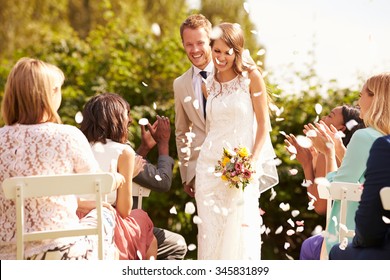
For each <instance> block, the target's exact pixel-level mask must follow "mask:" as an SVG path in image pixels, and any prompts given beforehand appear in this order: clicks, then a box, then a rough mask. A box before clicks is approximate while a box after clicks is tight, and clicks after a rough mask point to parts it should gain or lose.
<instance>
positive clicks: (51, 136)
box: [0, 58, 116, 260]
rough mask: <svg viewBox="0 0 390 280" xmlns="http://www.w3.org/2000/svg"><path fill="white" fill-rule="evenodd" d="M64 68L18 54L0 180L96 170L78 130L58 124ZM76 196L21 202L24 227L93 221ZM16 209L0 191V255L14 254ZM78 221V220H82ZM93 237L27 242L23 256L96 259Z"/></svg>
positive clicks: (8, 90) (9, 87) (5, 108)
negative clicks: (80, 214) (81, 214)
mask: <svg viewBox="0 0 390 280" xmlns="http://www.w3.org/2000/svg"><path fill="white" fill-rule="evenodd" d="M63 82H64V74H63V72H62V71H61V70H60V69H59V68H58V67H56V66H54V65H51V64H48V63H45V62H43V61H41V60H38V59H33V58H21V59H20V60H19V61H18V62H17V63H16V64H15V66H14V67H13V68H12V70H11V72H10V74H9V76H8V78H7V82H6V86H5V92H4V97H3V103H2V116H3V120H4V122H5V126H4V127H2V128H0V143H1V145H0V185H1V183H2V182H3V181H4V180H5V179H6V178H9V177H15V176H31V175H53V174H71V173H82V172H97V171H98V170H99V165H98V163H97V162H96V160H95V158H94V156H93V153H92V150H91V147H90V146H89V143H88V141H87V139H86V138H85V136H84V135H83V134H82V132H81V131H80V130H79V129H77V128H76V127H74V126H70V125H63V124H61V120H60V117H59V115H58V113H57V110H58V108H59V107H60V104H61V86H62V84H63ZM77 208H78V201H77V198H76V197H75V196H69V195H68V196H58V197H41V198H32V199H27V200H26V202H25V209H24V211H25V217H27V219H26V221H25V228H26V231H28V232H32V231H36V230H55V229H60V228H66V227H73V226H74V225H75V224H79V223H80V224H88V223H91V222H95V223H96V220H93V219H91V217H89V216H88V215H87V216H86V218H85V219H83V220H81V221H80V220H79V218H78V217H77V215H76V210H77ZM15 216H16V208H15V202H14V201H13V200H9V199H6V198H5V197H4V192H3V191H2V190H1V191H0V226H1V228H2V230H1V232H0V240H1V242H0V259H2V260H4V259H15V258H16V218H15ZM114 222H115V220H114V216H113V214H112V213H111V211H110V210H108V209H104V231H105V233H106V236H105V246H104V248H105V249H106V250H105V252H104V255H105V258H113V257H114V253H115V252H116V248H115V244H114V242H113V235H114V228H113V224H114ZM80 226H82V225H80ZM97 249H98V246H97V239H96V238H94V237H92V236H83V237H69V238H57V239H51V240H42V241H34V242H26V245H25V254H24V255H25V257H26V258H27V259H48V258H53V257H54V258H55V259H97Z"/></svg>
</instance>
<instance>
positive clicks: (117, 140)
mask: <svg viewBox="0 0 390 280" xmlns="http://www.w3.org/2000/svg"><path fill="white" fill-rule="evenodd" d="M130 123H131V118H130V105H129V104H128V103H127V101H126V100H125V99H123V98H122V97H121V96H120V95H118V94H114V93H104V94H100V95H97V96H94V97H93V98H91V99H90V100H89V101H88V102H87V103H86V104H85V106H84V110H83V121H82V123H81V131H82V132H83V133H84V134H85V136H86V137H87V139H88V141H89V142H90V144H91V145H92V150H93V153H94V155H95V158H96V159H97V160H98V162H99V165H100V168H101V169H102V170H103V171H117V172H118V173H120V174H122V175H123V176H124V178H125V183H124V184H123V186H122V187H121V188H118V190H117V191H115V192H113V193H111V194H110V195H109V196H108V198H107V202H109V203H110V204H112V205H113V207H114V208H115V209H116V227H115V234H114V237H115V243H116V245H117V247H118V249H119V251H120V256H119V258H120V259H127V260H133V259H150V258H154V259H155V258H156V255H157V240H156V238H155V237H154V235H153V222H152V220H151V219H150V218H149V216H148V214H147V213H146V212H145V211H143V210H141V209H135V210H132V206H133V196H132V179H133V177H135V176H136V175H137V174H138V173H139V172H140V171H141V169H142V166H143V164H144V162H143V159H142V157H139V156H136V155H135V152H134V150H133V149H132V148H131V147H130V146H129V145H127V144H126V142H127V141H128V134H129V133H128V125H129V124H130Z"/></svg>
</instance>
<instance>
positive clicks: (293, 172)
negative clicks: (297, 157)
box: [288, 168, 298, 176]
mask: <svg viewBox="0 0 390 280" xmlns="http://www.w3.org/2000/svg"><path fill="white" fill-rule="evenodd" d="M288 172H289V173H290V174H291V175H292V176H295V175H297V174H298V169H295V168H292V169H290V170H289V171H288Z"/></svg>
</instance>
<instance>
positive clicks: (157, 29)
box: [152, 23, 161, 36]
mask: <svg viewBox="0 0 390 280" xmlns="http://www.w3.org/2000/svg"><path fill="white" fill-rule="evenodd" d="M152 32H153V34H154V35H156V36H160V35H161V28H160V25H158V23H153V24H152Z"/></svg>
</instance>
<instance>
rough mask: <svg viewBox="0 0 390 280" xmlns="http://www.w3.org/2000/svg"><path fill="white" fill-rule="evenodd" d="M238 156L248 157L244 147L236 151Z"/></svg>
mask: <svg viewBox="0 0 390 280" xmlns="http://www.w3.org/2000/svg"><path fill="white" fill-rule="evenodd" d="M238 154H239V155H240V157H247V156H248V155H249V151H248V149H247V148H246V147H241V148H240V149H239V150H238Z"/></svg>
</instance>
